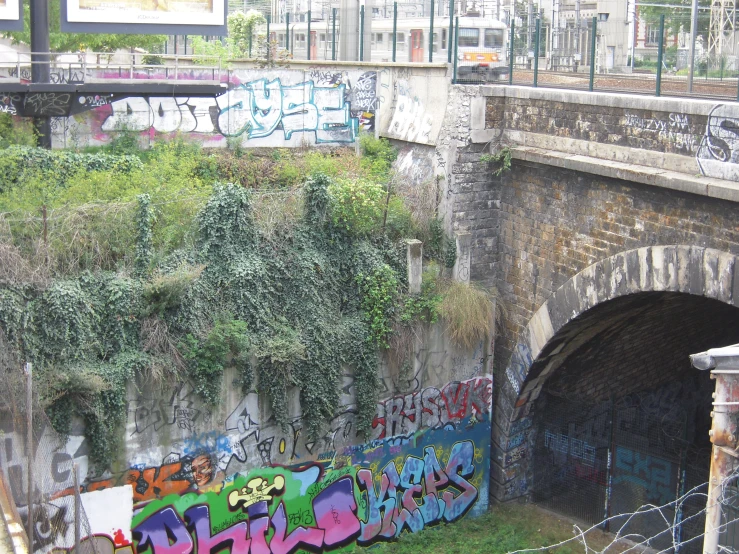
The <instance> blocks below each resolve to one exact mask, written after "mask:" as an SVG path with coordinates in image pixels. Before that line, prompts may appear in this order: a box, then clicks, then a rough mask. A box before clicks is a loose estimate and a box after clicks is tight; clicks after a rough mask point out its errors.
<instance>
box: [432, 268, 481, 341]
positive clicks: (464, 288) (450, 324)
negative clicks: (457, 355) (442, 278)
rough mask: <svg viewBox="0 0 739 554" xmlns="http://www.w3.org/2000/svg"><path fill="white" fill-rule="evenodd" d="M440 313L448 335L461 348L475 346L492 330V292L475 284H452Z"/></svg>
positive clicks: (446, 293)
mask: <svg viewBox="0 0 739 554" xmlns="http://www.w3.org/2000/svg"><path fill="white" fill-rule="evenodd" d="M439 313H440V314H441V317H442V318H444V321H445V322H446V331H447V333H448V334H449V338H450V339H451V340H452V341H453V342H454V343H455V344H457V345H458V346H460V347H462V348H473V347H474V346H475V345H476V344H477V343H478V342H479V341H481V340H484V339H485V338H486V337H488V336H489V335H490V333H491V331H492V330H493V315H494V314H493V303H492V302H491V297H490V293H489V292H488V291H485V290H483V289H481V288H478V287H477V286H475V285H471V284H467V283H457V282H455V283H452V284H451V285H450V286H449V288H448V289H447V290H446V292H445V293H444V300H443V301H442V302H441V305H440V306H439Z"/></svg>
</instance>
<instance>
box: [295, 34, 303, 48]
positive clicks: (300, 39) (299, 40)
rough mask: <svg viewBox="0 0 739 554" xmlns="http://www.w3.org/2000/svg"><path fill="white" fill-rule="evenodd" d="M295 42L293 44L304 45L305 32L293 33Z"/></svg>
mask: <svg viewBox="0 0 739 554" xmlns="http://www.w3.org/2000/svg"><path fill="white" fill-rule="evenodd" d="M295 42H296V43H297V44H296V45H295V46H303V47H305V33H297V34H296V35H295Z"/></svg>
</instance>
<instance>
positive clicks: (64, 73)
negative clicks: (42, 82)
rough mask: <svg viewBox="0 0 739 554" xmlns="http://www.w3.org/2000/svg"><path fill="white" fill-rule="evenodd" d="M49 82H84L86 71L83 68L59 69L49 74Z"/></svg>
mask: <svg viewBox="0 0 739 554" xmlns="http://www.w3.org/2000/svg"><path fill="white" fill-rule="evenodd" d="M49 82H50V83H53V84H57V85H58V84H64V83H84V82H85V72H84V70H82V69H68V70H64V69H58V70H55V71H52V72H51V73H50V74H49Z"/></svg>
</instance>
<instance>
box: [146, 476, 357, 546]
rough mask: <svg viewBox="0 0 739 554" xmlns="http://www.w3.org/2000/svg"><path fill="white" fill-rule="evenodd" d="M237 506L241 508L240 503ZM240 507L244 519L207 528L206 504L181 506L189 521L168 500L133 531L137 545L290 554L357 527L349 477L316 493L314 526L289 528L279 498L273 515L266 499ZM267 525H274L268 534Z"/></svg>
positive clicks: (339, 540) (347, 536)
mask: <svg viewBox="0 0 739 554" xmlns="http://www.w3.org/2000/svg"><path fill="white" fill-rule="evenodd" d="M235 510H236V511H237V512H240V511H241V508H240V507H236V508H235ZM244 511H245V512H246V515H247V520H243V521H237V522H235V523H234V524H232V525H231V526H230V527H228V528H226V529H224V530H222V531H220V532H217V533H215V534H211V528H212V526H211V521H210V509H209V507H208V505H206V504H200V505H196V506H193V507H191V508H189V509H188V510H187V511H186V512H185V521H186V522H187V523H185V521H182V519H180V517H179V516H178V515H177V513H176V512H175V510H174V508H172V507H171V506H167V507H166V508H163V509H161V510H159V511H158V512H156V513H154V514H152V515H151V516H150V517H148V518H147V519H146V520H145V521H143V522H142V523H140V524H139V525H138V526H137V527H136V528H135V529H134V530H133V533H134V537H135V539H136V540H137V541H138V545H139V546H138V550H139V551H140V552H143V551H144V550H146V549H150V551H151V554H197V553H199V554H210V553H211V552H219V551H221V550H227V551H229V552H234V553H236V552H238V553H239V554H247V553H249V554H291V553H293V552H296V551H297V550H301V549H307V550H322V549H333V548H338V547H340V546H343V545H345V544H348V543H349V542H350V541H352V540H354V539H355V538H356V537H357V536H358V535H359V533H360V521H359V519H358V518H357V503H356V501H355V499H354V482H353V480H352V478H351V477H344V478H341V479H339V480H337V481H336V482H334V483H331V484H330V485H329V486H327V487H326V488H325V489H324V490H322V491H321V492H320V493H319V494H318V495H317V496H316V497H315V499H314V500H313V511H314V513H315V520H314V521H315V523H316V526H315V527H303V526H300V527H296V528H294V529H293V530H292V531H290V532H288V516H287V513H286V510H285V504H284V502H283V501H282V499H281V500H280V502H279V504H278V505H277V508H276V510H275V512H274V514H273V515H272V516H271V517H270V515H269V511H268V503H267V501H259V502H255V503H254V504H251V505H249V506H248V507H247V508H245V510H244ZM241 513H243V512H241ZM240 517H243V515H242V516H240ZM270 527H271V529H273V530H274V533H272V536H271V537H270ZM193 537H194V540H193Z"/></svg>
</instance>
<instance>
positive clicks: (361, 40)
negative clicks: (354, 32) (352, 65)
mask: <svg viewBox="0 0 739 554" xmlns="http://www.w3.org/2000/svg"><path fill="white" fill-rule="evenodd" d="M359 61H360V62H363V61H364V6H360V7H359Z"/></svg>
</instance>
